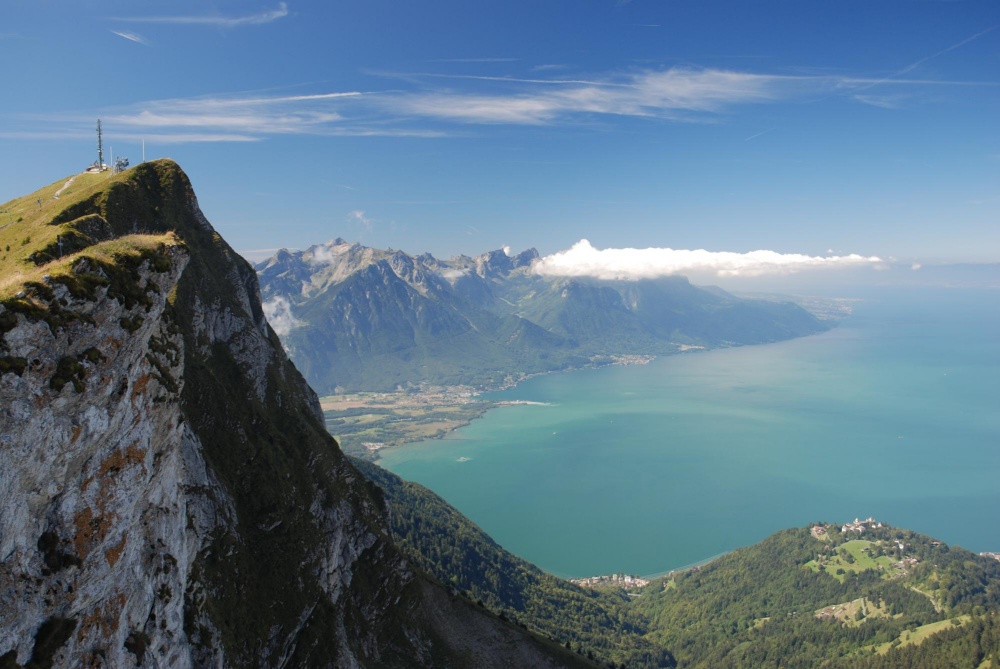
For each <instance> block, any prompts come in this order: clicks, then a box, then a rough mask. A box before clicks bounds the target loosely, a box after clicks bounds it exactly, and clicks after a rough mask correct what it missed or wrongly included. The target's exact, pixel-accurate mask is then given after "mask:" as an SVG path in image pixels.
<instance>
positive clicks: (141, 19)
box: [113, 2, 288, 28]
mask: <svg viewBox="0 0 1000 669" xmlns="http://www.w3.org/2000/svg"><path fill="white" fill-rule="evenodd" d="M286 16H288V5H287V4H286V3H284V2H279V3H278V7H277V9H272V10H271V11H267V12H261V13H260V14H249V15H247V16H218V15H217V16H198V15H189V16H120V17H114V18H113V20H115V21H124V22H126V23H167V24H176V25H203V26H218V27H221V28H238V27H241V26H253V25H261V24H264V23H271V22H273V21H277V20H278V19H281V18H284V17H286Z"/></svg>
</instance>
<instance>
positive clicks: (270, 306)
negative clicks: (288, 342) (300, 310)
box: [261, 295, 305, 337]
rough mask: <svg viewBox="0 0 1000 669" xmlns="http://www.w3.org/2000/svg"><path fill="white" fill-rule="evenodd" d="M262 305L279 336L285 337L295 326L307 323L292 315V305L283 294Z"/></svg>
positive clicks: (265, 314)
mask: <svg viewBox="0 0 1000 669" xmlns="http://www.w3.org/2000/svg"><path fill="white" fill-rule="evenodd" d="M261 306H262V307H263V309H264V316H265V317H266V318H267V321H268V323H270V324H271V328H272V329H273V330H274V331H275V332H276V333H277V334H278V336H279V337H284V336H285V335H287V334H288V333H289V332H291V331H292V330H294V329H295V328H298V327H302V326H303V325H305V323H303V322H302V321H300V320H299V319H297V318H296V317H295V316H293V315H292V305H291V304H290V303H289V302H288V300H287V299H286V298H284V297H282V296H281V295H276V296H275V297H273V298H272V299H270V300H268V301H267V302H264V303H263V304H262V305H261Z"/></svg>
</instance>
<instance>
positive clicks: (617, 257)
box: [533, 239, 881, 281]
mask: <svg viewBox="0 0 1000 669" xmlns="http://www.w3.org/2000/svg"><path fill="white" fill-rule="evenodd" d="M880 262H881V259H880V258H876V257H867V258H866V257H863V256H860V255H855V254H851V255H847V256H807V255H802V254H798V253H777V252H775V251H751V252H749V253H733V252H729V251H706V250H703V249H699V250H696V251H689V250H680V249H669V248H647V249H631V248H626V249H603V250H599V249H595V248H594V247H593V246H591V244H590V242H589V241H587V240H586V239H581V240H580V241H579V242H577V243H576V244H574V245H573V246H572V247H571V248H570V249H569V250H567V251H562V252H560V253H555V254H553V255H549V256H545V257H544V258H541V259H539V260H537V261H536V262H535V264H534V267H533V269H534V271H535V272H536V273H538V274H542V275H546V276H566V277H592V278H597V279H614V280H626V281H635V280H639V279H654V278H658V277H663V276H670V275H675V274H685V273H690V272H711V273H714V274H715V275H717V276H720V277H725V276H762V275H766V274H791V273H793V272H798V271H801V270H806V269H821V268H837V267H857V266H859V265H873V264H875V263H880Z"/></svg>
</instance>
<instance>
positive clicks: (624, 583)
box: [570, 574, 649, 590]
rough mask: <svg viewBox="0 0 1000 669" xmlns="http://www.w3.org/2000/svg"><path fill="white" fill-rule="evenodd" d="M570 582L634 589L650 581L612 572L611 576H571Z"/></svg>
mask: <svg viewBox="0 0 1000 669" xmlns="http://www.w3.org/2000/svg"><path fill="white" fill-rule="evenodd" d="M570 583H575V584H576V585H580V586H583V587H585V588H598V587H608V586H614V587H618V588H625V589H626V590H633V589H638V588H645V587H646V586H647V585H649V581H648V580H647V579H644V578H639V577H638V576H633V575H632V574H611V575H610V576H588V577H587V578H571V579H570Z"/></svg>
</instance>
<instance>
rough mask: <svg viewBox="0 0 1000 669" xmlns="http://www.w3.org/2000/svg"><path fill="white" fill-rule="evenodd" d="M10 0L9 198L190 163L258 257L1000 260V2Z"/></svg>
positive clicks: (210, 201) (5, 164)
mask: <svg viewBox="0 0 1000 669" xmlns="http://www.w3.org/2000/svg"><path fill="white" fill-rule="evenodd" d="M4 5H5V6H4V8H3V9H0V19H2V21H0V63H2V65H0V72H2V75H3V76H2V81H3V88H4V104H3V105H2V107H0V119H2V124H0V149H2V155H3V156H4V158H5V160H3V161H0V201H6V200H8V199H10V198H12V197H15V196H18V195H21V194H24V193H27V192H30V191H32V190H34V189H36V188H38V187H40V186H42V185H44V184H47V183H50V182H52V181H55V180H56V179H59V178H61V177H63V176H66V175H69V174H71V173H74V172H77V171H79V170H81V169H83V168H84V167H86V166H87V165H88V164H89V163H90V162H92V161H93V160H94V159H95V157H96V148H95V144H96V139H95V133H94V129H93V126H94V123H95V120H96V119H97V118H98V117H100V118H101V119H102V123H103V125H104V130H105V146H106V147H111V148H113V150H114V153H115V154H116V155H123V154H124V155H127V156H128V157H129V158H130V159H131V160H132V162H133V163H135V162H137V161H138V160H139V159H140V157H141V153H142V149H141V142H142V141H143V140H145V146H146V157H147V158H157V157H171V158H174V159H176V160H177V161H178V162H179V163H180V164H181V166H182V167H183V168H184V169H185V170H186V171H187V173H188V174H189V176H190V177H191V179H192V181H193V182H194V185H195V189H196V191H197V193H198V196H199V200H200V202H201V205H202V209H203V210H204V211H205V213H206V215H207V216H208V218H209V220H211V221H212V223H213V224H214V225H215V227H216V228H217V229H218V230H219V231H220V232H221V233H222V234H223V236H225V237H226V239H227V240H228V241H229V242H230V244H232V245H233V246H234V247H235V248H236V249H237V250H239V251H241V252H243V253H244V254H245V255H247V256H248V257H250V258H254V259H259V258H262V257H265V256H267V255H270V253H271V252H272V251H271V250H273V249H277V248H280V247H291V248H304V247H307V246H309V245H311V244H315V243H319V242H323V241H325V240H328V239H332V238H334V237H338V236H339V237H344V238H346V239H349V240H352V241H361V242H362V243H365V244H368V245H372V246H378V247H392V248H399V249H403V250H406V251H409V252H412V253H420V252H424V251H430V252H432V253H434V254H435V255H438V256H442V257H447V256H450V255H453V254H457V253H469V254H474V253H479V252H482V251H485V250H488V249H495V248H499V247H501V246H504V245H509V246H511V247H512V248H513V249H514V250H515V251H518V250H521V249H523V248H527V247H531V246H534V247H537V248H538V249H539V251H540V252H542V253H543V254H551V253H555V252H558V251H565V250H567V249H569V248H570V247H571V246H573V245H574V244H576V243H577V242H578V241H579V240H581V239H587V240H589V242H590V244H591V245H593V246H594V247H596V248H599V249H609V248H622V247H637V248H645V247H670V248H674V249H708V250H711V251H728V252H736V253H744V252H749V251H754V250H758V249H764V250H772V251H777V252H779V253H796V254H806V255H810V256H817V255H829V254H836V255H844V254H852V253H853V254H860V255H861V256H865V257H868V256H878V257H881V258H893V259H899V260H901V261H905V262H907V263H910V262H920V263H934V262H998V261H1000V2H996V1H995V0H990V1H988V2H975V1H969V2H963V1H953V2H947V1H936V2H919V1H915V0H911V1H900V2H872V1H871V0H866V1H864V2H851V1H843V2H836V3H819V2H743V1H741V2H713V1H710V0H709V1H706V2H680V1H667V0H657V1H653V0H632V1H631V2H622V1H618V2H616V1H615V0H565V1H559V2H545V1H542V0H532V1H530V2H522V1H520V0H504V1H502V2H492V1H488V2H478V1H477V2H469V1H468V0H464V1H462V2H452V1H450V0H447V1H434V2H423V3H416V2H403V1H393V2H389V1H385V0H363V1H357V2H356V1H354V0H346V1H338V2H312V1H310V2H304V1H299V0H288V1H287V2H272V1H271V0H264V1H262V2H256V1H251V2H231V1H214V2H204V1H199V2H186V1H176V0H173V1H170V2H161V1H158V0H150V1H144V2H141V3H137V2H134V1H132V2H124V1H119V0H102V1H100V2H98V1H94V0H74V1H72V2H70V1H68V0H65V1H64V0H46V1H38V0H31V1H29V0H11V1H9V2H6V3H4Z"/></svg>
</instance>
